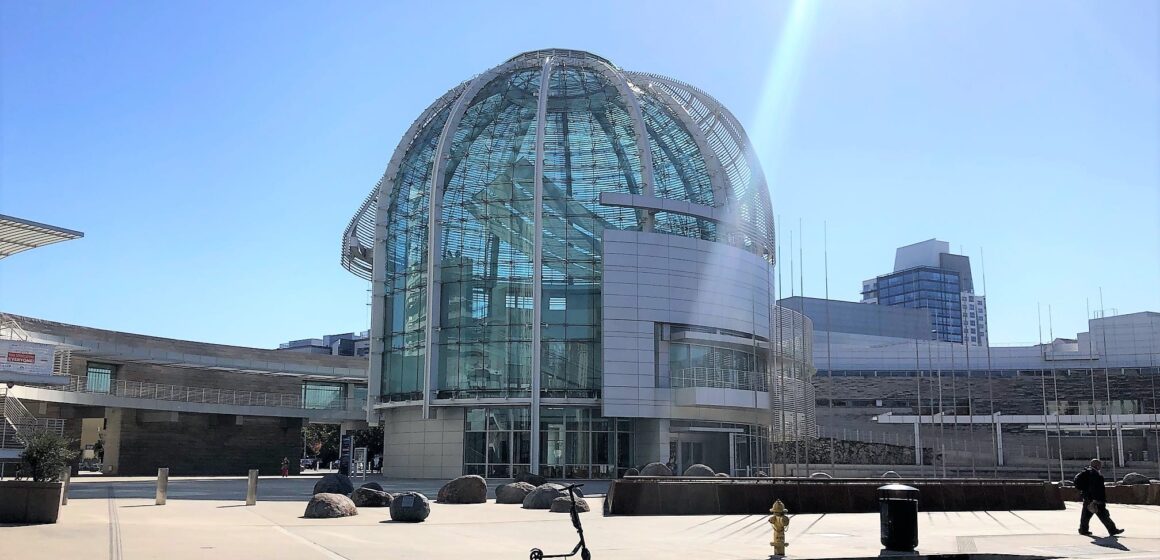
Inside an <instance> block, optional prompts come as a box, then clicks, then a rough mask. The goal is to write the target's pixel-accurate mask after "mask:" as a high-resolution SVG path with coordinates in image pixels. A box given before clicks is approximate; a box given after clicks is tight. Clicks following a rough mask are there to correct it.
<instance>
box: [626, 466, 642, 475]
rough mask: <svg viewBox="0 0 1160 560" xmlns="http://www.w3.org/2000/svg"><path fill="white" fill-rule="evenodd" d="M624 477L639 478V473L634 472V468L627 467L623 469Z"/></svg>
mask: <svg viewBox="0 0 1160 560" xmlns="http://www.w3.org/2000/svg"><path fill="white" fill-rule="evenodd" d="M624 476H640V471H638V470H636V468H634V467H629V468H627V469H625V471H624Z"/></svg>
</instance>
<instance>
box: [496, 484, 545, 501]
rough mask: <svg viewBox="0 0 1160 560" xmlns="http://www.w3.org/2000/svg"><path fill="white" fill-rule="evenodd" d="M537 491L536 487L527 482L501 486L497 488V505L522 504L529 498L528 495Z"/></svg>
mask: <svg viewBox="0 0 1160 560" xmlns="http://www.w3.org/2000/svg"><path fill="white" fill-rule="evenodd" d="M535 489H536V487H535V486H532V485H531V484H528V483H527V482H513V483H511V484H501V485H499V486H497V487H496V488H495V503H497V504H522V503H524V498H526V497H528V494H529V493H530V492H531V491H532V490H535Z"/></svg>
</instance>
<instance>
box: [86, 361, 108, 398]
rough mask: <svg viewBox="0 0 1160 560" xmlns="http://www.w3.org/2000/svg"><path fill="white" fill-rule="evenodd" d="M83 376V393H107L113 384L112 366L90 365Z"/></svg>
mask: <svg viewBox="0 0 1160 560" xmlns="http://www.w3.org/2000/svg"><path fill="white" fill-rule="evenodd" d="M85 374H86V375H85V377H86V379H85V391H87V392H89V393H108V392H109V391H110V389H111V387H112V384H113V366H110V365H106V364H92V363H90V364H88V367H87V368H86V372H85Z"/></svg>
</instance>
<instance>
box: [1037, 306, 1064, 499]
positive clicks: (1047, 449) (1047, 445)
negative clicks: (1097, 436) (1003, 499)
mask: <svg viewBox="0 0 1160 560" xmlns="http://www.w3.org/2000/svg"><path fill="white" fill-rule="evenodd" d="M1035 319H1036V321H1038V322H1039V352H1040V357H1042V356H1043V311H1042V309H1041V308H1040V305H1039V302H1035ZM1039 388H1040V391H1041V394H1042V395H1043V449H1044V453H1045V457H1046V458H1047V481H1048V482H1051V438H1050V437H1049V436H1048V434H1047V373H1046V372H1045V371H1043V369H1042V368H1041V369H1040V370H1039ZM1060 482H1063V479H1062V478H1061V479H1060Z"/></svg>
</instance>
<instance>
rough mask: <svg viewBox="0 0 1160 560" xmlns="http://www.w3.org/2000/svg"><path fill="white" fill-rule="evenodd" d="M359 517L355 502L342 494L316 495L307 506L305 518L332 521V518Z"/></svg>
mask: <svg viewBox="0 0 1160 560" xmlns="http://www.w3.org/2000/svg"><path fill="white" fill-rule="evenodd" d="M352 515H358V508H356V507H354V502H352V501H350V498H348V497H346V496H344V495H342V494H326V493H319V494H315V495H314V496H313V497H311V498H310V503H308V504H306V513H304V514H303V516H305V517H309V518H310V519H330V518H332V517H350V516H352Z"/></svg>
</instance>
